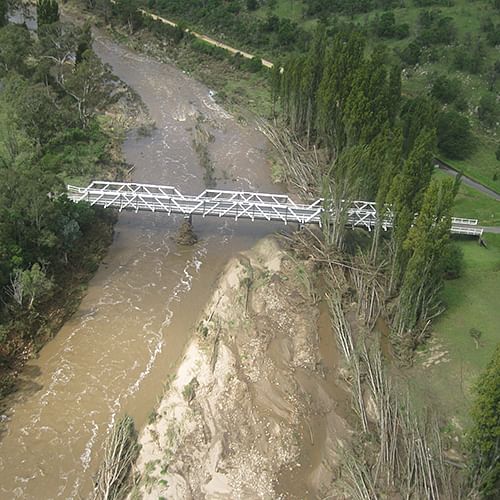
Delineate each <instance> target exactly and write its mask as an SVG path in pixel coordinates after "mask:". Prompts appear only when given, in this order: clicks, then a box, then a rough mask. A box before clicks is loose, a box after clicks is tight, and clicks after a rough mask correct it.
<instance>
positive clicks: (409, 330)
mask: <svg viewBox="0 0 500 500" xmlns="http://www.w3.org/2000/svg"><path fill="white" fill-rule="evenodd" d="M365 54H366V46H365V39H364V37H363V36H362V35H361V34H360V33H358V32H357V31H356V30H355V29H349V30H345V31H341V32H338V33H337V34H336V35H335V36H334V37H333V38H331V37H327V35H326V33H325V30H324V29H322V28H321V27H320V28H319V29H318V31H317V33H316V34H315V37H314V39H313V41H312V42H311V44H310V48H309V50H308V52H307V53H305V54H299V55H294V56H291V57H290V58H288V59H287V60H286V61H285V62H284V64H282V65H278V64H277V65H276V67H275V69H274V70H273V76H272V96H273V109H274V112H275V113H276V114H277V115H279V116H280V117H281V119H282V120H283V121H284V123H285V124H286V126H287V127H288V128H289V129H290V131H291V132H292V134H293V135H294V136H295V137H297V138H299V140H301V141H302V142H303V143H305V144H306V145H307V146H309V147H312V146H315V147H318V148H320V149H322V150H323V151H326V157H327V158H328V161H327V163H328V165H329V167H328V168H327V169H326V171H325V172H322V173H321V174H320V176H321V183H319V184H322V185H323V186H324V185H325V184H326V185H327V186H329V187H330V188H329V189H328V190H327V191H328V192H329V193H335V195H334V196H336V197H340V196H342V198H343V199H351V200H353V199H364V200H374V201H376V202H377V206H378V210H379V214H381V215H383V214H384V213H385V212H386V211H388V210H389V209H390V210H391V211H392V213H393V214H394V231H393V232H392V233H391V237H390V241H389V245H385V246H383V248H384V249H386V248H389V251H388V252H382V250H381V248H382V245H379V241H380V235H381V231H380V227H378V228H377V229H376V230H375V232H374V239H373V245H372V251H371V253H372V259H373V260H374V261H375V260H377V259H380V258H381V256H382V255H383V256H384V258H387V255H388V256H389V260H390V266H388V275H389V278H390V279H389V283H390V285H389V288H390V293H391V294H392V295H393V296H398V306H399V307H397V312H396V313H395V316H394V318H393V327H394V332H395V334H396V338H397V339H398V340H399V341H400V342H398V343H399V344H400V345H401V346H402V347H404V348H405V350H406V348H410V349H411V348H414V347H415V346H416V345H417V344H418V342H419V341H420V340H421V338H422V335H423V334H424V333H425V331H426V328H427V326H428V324H429V322H430V320H431V319H432V317H433V316H435V315H436V314H438V313H439V311H440V302H439V291H440V288H441V287H442V283H443V279H444V271H445V267H446V258H447V255H448V251H447V250H448V246H449V232H450V226H451V209H452V206H453V200H454V197H455V194H456V190H457V183H455V182H454V181H452V180H451V179H450V180H448V179H446V180H442V181H437V180H435V179H431V177H432V171H433V151H434V148H435V143H436V132H435V126H434V124H435V121H436V119H435V118H436V111H437V110H436V106H435V104H434V103H433V102H432V101H430V100H428V99H427V98H425V97H421V98H417V99H414V100H406V101H405V100H403V99H402V96H401V71H400V68H399V67H397V66H391V65H390V64H388V63H387V62H386V61H387V54H386V53H385V52H384V51H383V49H375V50H374V51H373V52H372V53H371V55H370V56H366V55H365ZM325 176H326V180H325ZM332 186H337V188H332ZM338 186H343V187H342V189H341V190H340V191H339V189H338ZM323 195H324V196H328V193H325V190H324V189H323ZM381 219H382V217H381Z"/></svg>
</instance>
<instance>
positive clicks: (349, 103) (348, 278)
mask: <svg viewBox="0 0 500 500" xmlns="http://www.w3.org/2000/svg"><path fill="white" fill-rule="evenodd" d="M193 5H194V3H193V4H190V5H188V6H187V7H186V6H184V7H179V10H178V12H177V15H178V16H179V17H181V14H182V13H184V12H187V16H186V17H187V18H188V19H189V13H190V12H191V13H193V12H198V13H199V12H202V10H201V9H198V10H197V9H196V8H195V7H193ZM233 5H234V4H233ZM493 7H495V6H493ZM191 8H192V10H190V9H191ZM224 8H229V7H228V5H226V6H225V7H224ZM243 8H244V7H242V9H243ZM221 9H222V7H221ZM212 11H213V9H212ZM203 12H207V11H203ZM238 12H239V10H238ZM219 13H220V12H219ZM233 14H234V12H233ZM131 15H132V14H129V16H131ZM215 15H216V13H214V16H215ZM134 16H135V14H134ZM228 17H231V16H228ZM128 19H129V20H130V19H131V17H128ZM134 19H136V21H135V22H136V25H135V29H139V28H141V26H144V25H146V26H148V27H150V28H151V29H153V31H155V32H156V33H157V34H158V36H159V37H160V39H165V38H167V39H170V40H171V42H172V43H173V44H174V45H176V44H179V43H184V42H182V41H181V40H182V39H183V37H184V35H182V37H181V36H180V32H179V30H178V29H176V28H172V27H168V26H166V27H165V28H163V27H160V24H158V23H152V21H150V20H149V21H148V20H145V19H143V18H142V16H139V17H134ZM231 19H233V18H231ZM122 22H123V20H122ZM131 24H133V23H130V22H129V23H128V25H129V27H130V26H131ZM151 24H153V26H151ZM162 26H164V25H162ZM131 29H134V27H131ZM174 33H178V35H177V40H175V36H174ZM305 38H306V39H308V40H309V41H308V42H307V43H304V46H303V47H295V48H296V49H301V48H302V49H303V48H304V47H309V48H308V49H307V50H305V51H304V50H302V52H300V50H299V54H295V55H290V56H287V57H285V58H283V63H282V64H279V65H278V64H277V65H276V66H275V69H274V71H273V72H272V73H271V75H270V76H269V79H270V83H269V85H270V97H271V110H272V116H273V120H274V123H273V125H269V123H268V122H262V129H263V131H264V132H265V133H266V134H267V135H268V137H269V138H270V140H271V142H272V143H273V144H274V146H275V147H276V150H277V151H278V152H279V153H280V155H281V161H280V162H279V165H281V166H279V169H280V171H281V174H280V175H281V177H282V178H283V179H284V180H286V181H287V183H288V185H289V186H290V187H292V189H294V190H296V191H298V192H299V193H300V194H302V195H304V196H306V197H309V196H311V195H314V196H317V195H323V196H324V197H325V199H326V200H327V203H334V200H336V199H341V198H344V199H356V198H371V199H376V200H377V203H378V205H379V207H380V209H381V210H382V211H383V207H384V206H385V204H386V203H391V204H392V206H393V209H394V210H395V213H396V228H395V230H394V232H393V233H392V235H391V236H390V237H387V235H385V234H383V233H382V231H381V228H377V229H376V230H375V231H374V234H373V236H372V237H371V238H369V239H367V238H366V236H362V235H357V236H356V235H355V236H354V241H353V239H352V237H350V236H349V237H348V236H346V234H345V231H344V229H343V223H342V221H343V217H345V214H343V213H342V211H341V210H337V215H336V217H337V219H336V220H335V221H331V222H334V224H331V225H328V224H325V226H324V227H325V228H332V229H331V231H330V230H328V231H327V232H326V234H324V235H323V238H322V239H321V241H320V242H319V241H317V242H316V244H311V243H310V242H309V243H307V245H305V246H306V247H307V248H308V249H309V250H308V251H309V252H310V251H311V248H316V250H315V252H317V254H316V255H317V256H316V259H317V260H319V261H321V262H322V263H323V265H327V269H332V268H333V269H336V273H334V274H335V275H336V274H337V273H338V267H337V266H340V268H341V269H346V268H347V269H352V270H353V271H352V272H351V271H349V272H347V274H346V272H345V271H342V275H344V280H345V281H344V283H345V286H339V281H338V277H337V278H336V279H333V278H332V280H331V281H332V283H333V286H332V288H331V292H330V295H329V301H330V304H331V311H332V321H333V324H334V330H335V331H336V332H337V334H338V336H339V341H340V343H341V345H342V346H344V347H343V349H344V352H345V354H346V359H347V361H348V364H349V366H350V369H351V370H353V372H352V376H353V377H354V380H358V381H359V384H357V383H356V384H353V391H354V395H355V401H357V403H356V405H357V408H358V414H359V416H360V425H361V427H362V429H364V430H365V432H368V429H369V428H370V423H369V418H368V417H367V415H366V409H365V408H364V404H365V403H364V396H362V395H361V396H360V394H366V392H365V391H366V390H367V388H366V383H365V382H363V380H364V378H365V374H366V373H368V374H370V373H371V374H372V375H370V376H371V377H373V378H372V379H371V380H372V382H371V383H370V384H371V385H370V384H369V388H368V389H369V390H370V391H371V393H372V397H373V398H374V400H375V401H378V403H377V405H378V406H377V407H378V409H379V410H378V411H379V412H380V413H379V418H378V419H377V421H378V425H379V426H382V427H379V431H378V433H375V436H373V435H371V433H368V435H367V437H368V436H370V435H371V438H369V439H368V442H370V443H371V445H368V448H367V447H364V448H363V447H361V452H360V450H359V449H353V450H352V456H351V458H349V459H348V461H347V463H350V464H351V466H350V470H351V474H352V476H351V486H352V488H353V491H355V490H356V488H357V485H359V484H363V485H364V486H363V489H362V491H357V492H355V493H352V494H353V495H359V496H358V497H359V498H368V497H370V495H371V494H374V492H379V493H382V492H384V491H385V492H388V491H390V490H391V488H396V489H397V490H398V491H402V492H406V494H409V495H413V496H415V497H416V498H418V497H422V496H425V497H426V498H438V497H456V496H457V495H462V496H463V495H472V496H474V495H479V496H483V497H485V498H489V497H491V496H492V495H493V496H494V495H495V494H496V492H497V488H498V470H496V469H495V465H494V464H495V463H496V462H495V460H496V457H497V453H498V437H497V435H496V433H497V432H498V426H499V422H498V418H497V417H492V418H491V419H490V421H489V426H490V427H489V429H490V431H489V432H486V433H485V434H481V436H482V437H481V438H480V439H479V438H478V436H479V434H478V433H477V429H479V428H481V418H480V417H479V414H480V413H481V411H482V412H483V413H482V415H483V417H484V416H485V415H487V414H491V412H492V411H493V408H495V406H496V405H497V404H498V403H497V402H498V394H496V393H495V389H490V391H489V392H488V395H487V396H486V397H485V398H484V400H485V401H487V402H486V403H485V405H484V406H481V405H480V406H481V408H482V410H480V411H475V412H474V413H473V414H472V417H473V421H472V424H471V425H472V427H471V429H472V430H471V432H470V434H469V435H470V438H469V439H468V441H467V443H464V446H466V447H467V449H468V450H469V452H468V453H469V468H467V470H466V472H465V473H464V472H463V471H462V472H461V473H460V471H459V469H457V470H454V468H453V467H451V468H450V466H449V460H448V459H446V453H444V451H445V450H443V444H442V441H441V438H438V440H437V441H436V439H435V438H436V437H437V436H438V435H439V431H438V428H439V426H443V425H445V422H444V421H443V420H441V421H439V420H436V421H435V424H433V425H431V426H430V427H429V424H428V422H427V421H426V420H425V419H423V420H422V419H421V418H420V417H418V416H417V417H413V416H410V413H407V412H411V413H413V412H415V414H417V415H418V413H419V411H418V407H414V406H412V407H411V408H412V410H409V407H408V405H407V404H406V403H405V402H404V400H402V399H401V398H400V396H398V393H399V391H400V390H401V388H398V389H395V388H394V381H391V377H390V375H389V372H390V370H389V371H387V370H386V369H384V368H383V367H382V365H381V364H380V361H379V359H380V358H379V356H380V354H379V353H378V352H379V351H378V347H377V346H375V347H374V345H373V343H372V342H370V341H369V340H368V337H367V334H368V333H369V332H371V331H372V330H373V325H374V320H375V319H376V318H377V317H378V316H379V315H382V316H384V317H385V318H386V319H387V321H388V322H389V324H390V325H391V330H392V335H391V341H392V344H393V350H394V351H393V352H394V354H395V355H396V357H397V358H398V359H400V360H401V361H403V362H404V363H411V362H412V361H413V359H414V353H415V351H416V350H417V349H420V348H421V346H422V345H425V342H426V341H427V339H428V338H429V335H430V333H431V328H432V326H433V324H434V323H435V319H436V318H437V317H438V316H440V314H442V312H443V311H444V310H445V304H444V303H443V301H442V294H441V291H442V288H443V286H445V278H446V277H456V276H459V275H460V273H461V259H462V258H461V250H460V248H461V247H460V246H458V245H457V244H456V243H455V242H454V241H450V237H449V227H450V217H451V212H452V210H453V201H454V198H455V196H456V194H457V191H458V189H459V185H458V183H454V182H453V181H452V180H450V179H441V178H439V177H438V178H434V176H433V175H432V174H433V160H432V158H433V153H434V152H435V151H436V150H437V148H441V151H443V149H442V148H443V135H442V134H443V131H444V130H446V129H448V128H450V129H452V130H453V129H454V127H448V125H446V126H443V125H441V126H440V122H441V121H443V123H450V122H448V121H446V120H449V119H455V115H453V114H450V112H449V111H447V110H442V109H441V105H440V104H439V102H438V101H437V100H436V96H435V95H434V94H435V92H437V88H438V85H437V84H436V86H435V91H434V90H433V91H432V92H431V95H426V93H423V94H420V95H418V96H413V97H412V96H405V95H403V93H402V90H403V89H404V84H403V82H402V80H401V61H394V59H393V58H391V57H388V53H387V50H386V49H384V47H381V46H378V47H374V46H373V45H372V44H371V43H369V42H370V39H369V38H368V39H367V36H366V33H364V32H363V29H359V26H358V27H356V26H355V25H352V24H349V23H338V24H337V25H336V26H335V29H331V28H329V27H328V25H327V26H324V25H320V26H319V27H318V29H316V31H315V33H314V35H310V37H309V38H308V37H305ZM188 43H191V42H188ZM197 45H199V43H198V42H196V43H195V44H194V46H195V47H196V46H197ZM202 46H203V47H204V49H203V50H204V52H205V54H206V55H207V56H213V57H215V58H230V59H231V58H232V57H233V56H228V55H223V53H222V52H221V51H219V50H218V49H214V48H210V47H209V46H208V45H202ZM247 48H248V46H247ZM195 50H198V49H197V48H195ZM281 66H283V68H284V69H283V71H282V72H281V71H280V67H281ZM433 88H434V87H433ZM436 125H437V127H436ZM459 128H460V127H459ZM462 128H463V127H462ZM460 137H461V136H460V134H458V135H456V136H453V137H452V138H451V141H452V142H451V143H453V144H455V146H454V147H458V146H457V144H458V143H459V142H460V141H461V140H462V139H463V137H462V139H460ZM453 141H455V142H453ZM461 145H463V144H461ZM448 156H449V155H448ZM328 200H331V201H328ZM415 213H418V216H417V219H416V220H415V221H413V214H415ZM492 240H493V244H495V242H496V240H495V238H492ZM300 244H302V243H299V246H300ZM495 248H496V245H495ZM325 272H326V271H325ZM493 279H494V278H493ZM334 290H336V291H334ZM339 290H340V293H339ZM350 290H354V292H352V291H350ZM352 293H354V297H355V300H356V301H357V303H358V304H359V311H358V314H360V315H361V317H362V318H364V325H365V326H364V328H361V329H359V328H357V329H356V330H357V334H356V335H355V336H354V338H353V337H352V331H351V327H350V326H349V322H346V320H345V319H343V318H345V314H346V313H345V311H344V309H345V308H346V307H347V302H348V301H349V300H351V299H352V296H351V294H352ZM363 332H364V333H363ZM491 335H492V336H493V337H492V338H493V339H494V338H495V337H494V334H493V333H492V334H491ZM493 341H494V340H493ZM492 363H493V364H492V366H493V368H490V370H493V371H494V366H495V362H492ZM423 376H424V377H425V375H423ZM377 381H378V382H377ZM356 387H357V388H358V389H356ZM370 387H371V389H370ZM431 392H432V391H431ZM356 394H357V396H356ZM488 412H489V413H488ZM446 418H452V415H449V414H448V415H447V417H446ZM474 422H475V423H474ZM384 426H385V427H384ZM387 426H389V427H387ZM391 426H392V427H391ZM389 428H391V429H392V430H393V431H394V430H395V429H399V430H397V431H395V432H393V433H392V431H389ZM411 429H413V430H411ZM473 429H476V431H474V430H473ZM414 432H417V435H415V434H414ZM391 433H392V434H391ZM483 438H484V440H485V443H482V444H480V441H481V440H482V439H483ZM415 439H417V440H419V442H426V443H427V444H426V445H425V446H424V447H423V448H422V449H417V448H414V447H413V446H410V443H412V442H414V441H415ZM486 443H487V444H486ZM377 445H378V446H381V448H380V451H379V453H378V455H377V454H375V455H371V456H370V453H369V451H368V449H369V447H370V446H377ZM446 446H449V444H447V445H446ZM426 448H427V449H432V450H434V452H433V453H434V455H433V456H434V459H432V460H431V461H429V459H428V457H427V458H426V457H425V449H426ZM389 450H393V451H392V452H389ZM464 450H465V448H464ZM391 453H393V454H392V455H391ZM405 457H406V458H405ZM373 460H374V461H375V462H373ZM408 461H409V462H408ZM363 463H364V464H365V465H366V463H368V464H370V463H372V464H374V468H373V469H371V468H370V467H367V468H365V466H360V464H363ZM402 463H407V464H408V463H411V464H412V467H415V468H414V469H412V470H407V469H405V468H401V464H402ZM447 463H448V465H446V464H447ZM381 470H384V471H385V472H384V478H382V477H381V476H380V472H377V471H381ZM428 474H430V476H429V475H428ZM408 477H411V478H412V479H411V481H410V482H409V483H408V482H406V483H405V481H406V479H407V478H408ZM450 495H451V496H450Z"/></svg>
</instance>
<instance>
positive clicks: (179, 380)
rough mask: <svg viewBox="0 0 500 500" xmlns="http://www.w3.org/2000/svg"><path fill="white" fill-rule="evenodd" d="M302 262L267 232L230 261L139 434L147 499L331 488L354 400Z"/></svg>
mask: <svg viewBox="0 0 500 500" xmlns="http://www.w3.org/2000/svg"><path fill="white" fill-rule="evenodd" d="M310 267H311V264H310V263H309V262H307V261H295V260H293V259H292V258H291V257H290V256H289V255H287V253H286V252H285V251H284V250H283V249H281V248H280V246H279V244H278V242H277V240H276V239H275V238H271V237H270V238H266V239H264V240H261V241H260V242H259V243H258V244H257V245H256V246H255V247H254V248H253V249H252V250H250V251H246V252H242V253H241V254H239V255H238V256H236V257H234V258H232V259H231V260H230V261H229V263H228V264H227V266H226V268H225V270H224V272H223V273H222V275H221V277H220V278H219V281H218V284H217V286H216V288H215V290H214V292H213V294H212V296H211V298H210V300H209V302H208V304H207V306H206V308H205V310H204V312H203V314H202V317H201V319H200V321H199V322H198V324H197V326H196V331H195V333H194V335H193V338H192V340H191V341H190V343H189V345H188V347H187V350H186V352H185V355H184V357H183V359H182V362H181V364H180V366H179V368H178V371H177V373H176V376H175V379H174V380H173V381H172V383H171V384H170V386H169V387H168V388H167V390H166V392H165V395H164V397H163V399H162V400H161V402H160V404H159V406H158V409H157V412H156V415H155V418H154V421H153V422H151V423H149V424H148V425H147V426H146V428H145V429H144V431H143V432H142V434H141V437H140V443H141V445H142V449H141V453H140V456H139V459H138V463H137V467H138V469H139V471H140V473H141V474H142V480H141V484H140V487H139V490H140V494H141V495H142V496H143V498H146V499H153V498H155V499H156V498H160V497H165V498H169V499H177V498H178V499H190V498H192V499H200V498H207V499H208V498H211V499H216V498H217V499H219V498H227V499H229V498H231V499H236V498H248V499H250V498H266V499H267V498H269V499H271V498H287V499H293V498H297V499H298V498H301V499H302V498H322V497H323V496H325V495H326V494H330V495H331V494H332V492H335V480H336V478H337V477H338V472H339V471H338V463H339V458H340V454H341V452H342V447H343V443H344V442H345V441H346V439H347V438H348V437H349V435H350V430H349V426H348V424H347V422H346V419H347V418H348V416H349V411H350V404H349V403H350V399H349V396H348V394H347V392H346V391H345V390H344V387H343V386H342V384H341V383H340V382H339V381H338V380H337V379H336V372H337V371H338V370H337V368H338V363H339V358H338V353H337V350H336V346H335V343H334V341H333V334H332V333H331V331H330V329H329V325H328V323H327V322H326V321H325V317H324V316H325V315H324V314H322V311H321V307H320V306H319V304H318V302H317V300H316V298H317V296H318V295H317V290H316V284H315V283H314V282H313V281H314V280H311V279H310V278H309V276H310V271H311V269H310Z"/></svg>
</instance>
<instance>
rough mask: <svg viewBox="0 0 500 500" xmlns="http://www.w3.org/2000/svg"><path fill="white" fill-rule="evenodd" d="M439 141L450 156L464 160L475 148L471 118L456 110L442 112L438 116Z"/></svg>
mask: <svg viewBox="0 0 500 500" xmlns="http://www.w3.org/2000/svg"><path fill="white" fill-rule="evenodd" d="M437 142H438V147H439V149H440V150H441V152H442V153H443V154H444V155H446V156H447V157H448V158H452V159H455V160H463V159H465V158H467V157H468V156H469V155H470V154H471V153H472V151H473V150H474V138H473V136H472V132H471V127H470V122H469V119H468V118H467V117H466V116H463V115H461V114H459V113H457V112H456V111H447V112H442V113H441V114H440V115H439V117H438V124H437Z"/></svg>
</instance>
